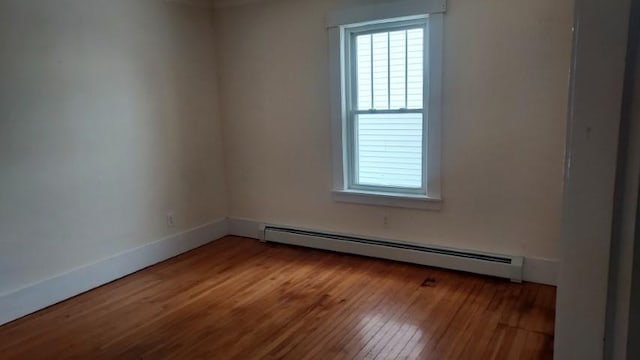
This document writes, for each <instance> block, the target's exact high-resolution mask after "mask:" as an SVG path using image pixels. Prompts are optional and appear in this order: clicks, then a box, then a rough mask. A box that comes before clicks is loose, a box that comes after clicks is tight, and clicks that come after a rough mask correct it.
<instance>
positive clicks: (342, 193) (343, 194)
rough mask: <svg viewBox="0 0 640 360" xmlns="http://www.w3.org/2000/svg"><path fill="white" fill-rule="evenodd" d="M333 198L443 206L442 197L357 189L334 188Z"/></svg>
mask: <svg viewBox="0 0 640 360" xmlns="http://www.w3.org/2000/svg"><path fill="white" fill-rule="evenodd" d="M333 200H335V201H338V202H347V203H356V204H365V205H378V206H389V207H400V208H410V209H427V210H440V208H441V207H442V199H438V198H431V197H428V196H422V195H404V194H395V193H377V192H367V191H356V190H334V191H333Z"/></svg>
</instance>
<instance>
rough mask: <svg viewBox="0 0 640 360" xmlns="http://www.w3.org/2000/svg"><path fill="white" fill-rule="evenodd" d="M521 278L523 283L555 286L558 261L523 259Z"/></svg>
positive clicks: (533, 258)
mask: <svg viewBox="0 0 640 360" xmlns="http://www.w3.org/2000/svg"><path fill="white" fill-rule="evenodd" d="M522 278H523V279H524V281H529V282H534V283H538V284H545V285H553V286H556V284H557V283H558V260H555V259H543V258H536V257H528V258H525V259H524V268H523V269H522Z"/></svg>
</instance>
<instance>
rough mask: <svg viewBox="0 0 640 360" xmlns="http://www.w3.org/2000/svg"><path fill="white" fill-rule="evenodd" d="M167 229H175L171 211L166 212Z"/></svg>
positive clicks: (174, 220)
mask: <svg viewBox="0 0 640 360" xmlns="http://www.w3.org/2000/svg"><path fill="white" fill-rule="evenodd" d="M167 227H170V228H173V227H176V219H175V215H174V214H173V211H169V212H167Z"/></svg>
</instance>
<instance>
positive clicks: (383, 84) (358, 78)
mask: <svg viewBox="0 0 640 360" xmlns="http://www.w3.org/2000/svg"><path fill="white" fill-rule="evenodd" d="M353 36H354V39H353V40H352V41H355V46H354V54H353V55H354V56H353V59H352V61H353V63H354V66H355V69H354V70H355V71H354V72H355V81H354V83H355V89H352V90H353V92H354V93H355V94H354V96H353V99H352V101H353V103H352V104H351V108H352V109H354V111H353V118H352V119H353V121H354V124H353V128H354V131H353V137H354V138H353V146H352V147H353V157H354V165H355V166H354V171H353V185H354V186H361V187H393V188H404V189H422V188H423V187H424V179H423V174H424V169H423V167H424V159H423V157H424V141H423V140H424V137H423V136H424V132H423V126H424V124H423V121H424V118H423V110H424V109H423V107H424V96H423V88H424V87H423V78H424V75H423V73H424V60H423V59H424V56H425V54H424V26H420V25H417V26H415V25H414V26H408V27H404V28H401V29H398V30H393V31H375V32H369V33H363V34H358V33H356V34H354V35H353Z"/></svg>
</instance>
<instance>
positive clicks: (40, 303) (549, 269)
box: [0, 218, 557, 325]
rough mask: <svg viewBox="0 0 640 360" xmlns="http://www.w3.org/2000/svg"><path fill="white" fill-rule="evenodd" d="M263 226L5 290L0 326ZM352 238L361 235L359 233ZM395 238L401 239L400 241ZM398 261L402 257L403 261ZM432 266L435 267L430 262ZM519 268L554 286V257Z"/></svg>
mask: <svg viewBox="0 0 640 360" xmlns="http://www.w3.org/2000/svg"><path fill="white" fill-rule="evenodd" d="M263 224H264V222H262V221H256V220H251V219H240V218H230V219H219V220H216V221H213V222H211V223H209V224H205V225H202V226H199V227H196V228H193V229H191V230H187V231H185V232H182V233H180V234H176V235H172V236H169V237H167V238H164V239H161V240H158V241H155V242H152V243H149V244H145V245H142V246H140V247H137V248H135V249H131V250H127V251H124V252H122V253H119V254H116V255H113V256H110V257H108V258H105V259H103V260H100V261H98V262H95V263H92V264H89V265H86V266H82V267H79V268H76V269H73V270H70V271H68V272H65V273H63V274H60V275H57V276H54V277H52V278H49V279H46V280H43V281H40V282H37V283H35V284H31V285H28V286H25V287H23V288H20V289H17V290H13V291H9V292H5V293H3V294H0V325H2V324H5V323H8V322H10V321H13V320H15V319H18V318H20V317H22V316H25V315H28V314H30V313H33V312H35V311H38V310H41V309H43V308H45V307H47V306H50V305H53V304H56V303H58V302H60V301H63V300H66V299H68V298H71V297H73V296H76V295H78V294H81V293H83V292H86V291H89V290H91V289H93V288H96V287H98V286H101V285H103V284H106V283H109V282H111V281H114V280H117V279H119V278H121V277H124V276H127V275H129V274H131V273H134V272H136V271H139V270H141V269H144V268H146V267H148V266H151V265H154V264H157V263H159V262H162V261H164V260H166V259H169V258H171V257H174V256H177V255H180V254H182V253H184V252H187V251H189V250H192V249H195V248H197V247H200V246H202V245H205V244H207V243H209V242H211V241H214V240H217V239H220V238H222V237H224V236H227V235H235V236H242V237H247V238H253V239H264V234H263V231H261V227H263V226H264V225H263ZM278 226H282V225H278ZM354 236H359V237H363V236H360V235H354ZM396 242H399V243H401V241H396ZM362 255H367V254H362ZM370 256H376V255H370ZM378 257H385V256H378ZM387 257H388V256H387ZM397 260H401V261H402V259H397ZM432 265H434V266H438V265H437V264H433V263H432ZM523 266H524V267H523V274H522V276H523V280H524V281H531V282H538V283H542V284H549V285H555V279H556V268H557V261H556V260H551V259H537V258H525V259H524V264H523Z"/></svg>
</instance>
